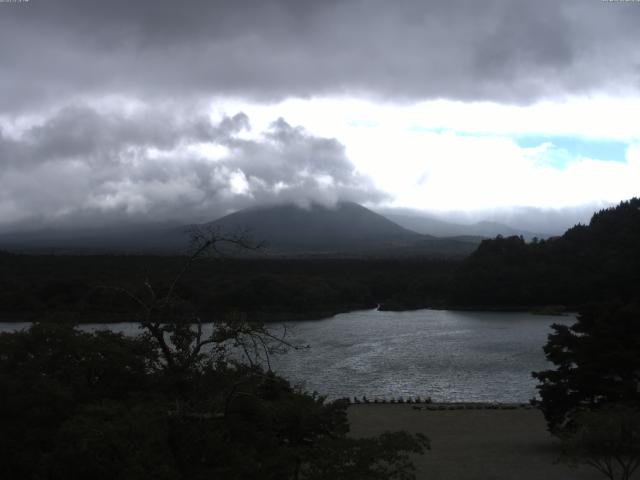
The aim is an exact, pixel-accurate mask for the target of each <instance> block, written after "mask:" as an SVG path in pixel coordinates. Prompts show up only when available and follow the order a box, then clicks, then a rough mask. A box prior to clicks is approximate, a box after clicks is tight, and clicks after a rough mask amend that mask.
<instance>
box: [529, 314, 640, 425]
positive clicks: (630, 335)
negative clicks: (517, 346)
mask: <svg viewBox="0 0 640 480" xmlns="http://www.w3.org/2000/svg"><path fill="white" fill-rule="evenodd" d="M552 328H553V330H554V332H553V333H552V334H550V335H549V340H548V342H547V344H546V346H545V347H544V351H545V354H546V356H547V359H548V360H550V361H551V362H552V363H554V364H555V366H556V368H555V369H554V370H546V371H541V372H534V373H533V376H534V377H535V378H537V379H538V380H539V381H540V384H539V385H538V387H537V388H538V390H539V392H540V397H541V400H540V401H539V402H537V403H538V404H539V406H540V408H541V409H542V411H543V413H544V415H545V417H546V420H547V423H548V426H549V429H550V430H551V431H552V432H561V431H562V430H563V429H566V428H568V427H569V428H570V427H571V425H572V423H573V420H574V418H575V416H576V415H577V414H578V413H579V412H581V411H583V410H594V409H597V408H599V407H601V406H603V405H606V404H610V403H617V404H632V405H638V404H640V306H639V305H638V304H637V303H630V304H621V303H617V304H599V305H593V306H591V307H589V308H586V309H584V310H583V311H582V312H581V313H580V315H579V316H578V321H577V322H576V323H575V324H574V325H572V326H570V327H567V326H563V325H553V326H552Z"/></svg>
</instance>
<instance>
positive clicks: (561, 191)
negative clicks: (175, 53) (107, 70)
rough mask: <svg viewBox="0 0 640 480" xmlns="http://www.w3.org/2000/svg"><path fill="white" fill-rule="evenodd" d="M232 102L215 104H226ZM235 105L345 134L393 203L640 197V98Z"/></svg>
mask: <svg viewBox="0 0 640 480" xmlns="http://www.w3.org/2000/svg"><path fill="white" fill-rule="evenodd" d="M225 104H226V102H225V101H224V100H219V101H217V102H216V106H217V108H222V109H224V105H225ZM228 105H229V106H231V108H242V109H243V111H246V112H247V113H248V114H250V115H251V117H252V119H253V120H254V123H255V124H260V123H262V124H266V123H267V122H269V121H270V119H272V118H273V116H274V115H276V112H277V114H282V115H286V117H287V118H288V119H291V120H292V121H293V122H295V123H296V124H300V125H302V126H304V127H305V128H306V129H307V130H308V131H310V132H312V133H314V134H316V135H322V136H325V137H335V138H337V139H339V140H340V142H341V143H343V144H344V145H345V148H346V154H347V157H348V158H349V159H350V160H351V161H352V162H353V163H354V165H355V166H356V167H357V169H358V171H359V172H361V173H363V174H365V175H368V176H370V177H371V178H372V179H373V181H374V183H375V184H376V186H377V187H379V188H380V189H382V190H384V191H386V192H389V193H390V194H391V197H392V198H393V201H392V202H391V204H392V205H394V206H401V207H411V208H418V209H429V210H453V209H463V210H482V209H487V208H501V207H512V206H536V207H545V208H547V207H550V208H561V207H567V206H574V205H582V204H585V203H589V204H591V203H602V202H605V203H607V202H617V201H619V200H622V199H625V198H629V197H631V196H634V195H638V194H639V193H640V187H639V186H640V171H639V169H638V165H637V164H638V162H637V161H634V158H636V157H637V153H635V152H637V147H635V145H640V131H638V129H637V128H636V127H635V123H634V121H633V119H634V118H640V99H637V98H608V97H598V98H586V97H583V98H573V99H568V100H566V101H563V102H555V103H554V102H548V101H547V102H541V103H537V104H532V105H529V106H513V105H501V104H496V103H488V102H476V103H463V102H454V101H445V100H438V101H431V102H422V103H418V104H414V105H393V104H376V103H373V102H368V101H363V100H354V99H348V98H325V99H322V98H315V99H309V100H300V99H298V100H288V101H285V102H282V103H280V104H275V105H255V104H254V105H252V104H247V103H242V102H229V103H228ZM523 135H535V136H540V137H544V136H545V135H546V136H550V137H556V136H565V137H570V138H576V139H583V140H587V141H590V140H609V141H617V142H625V143H627V144H628V145H629V149H628V154H627V161H626V162H610V161H606V160H607V159H600V158H587V157H584V156H582V155H580V154H578V153H577V152H571V151H567V150H565V149H560V148H556V147H554V145H553V144H552V143H551V142H543V143H541V144H540V145H538V146H535V147H528V148H525V147H522V146H520V145H518V143H517V142H516V141H515V140H514V138H516V137H518V136H523ZM559 167H561V168H559Z"/></svg>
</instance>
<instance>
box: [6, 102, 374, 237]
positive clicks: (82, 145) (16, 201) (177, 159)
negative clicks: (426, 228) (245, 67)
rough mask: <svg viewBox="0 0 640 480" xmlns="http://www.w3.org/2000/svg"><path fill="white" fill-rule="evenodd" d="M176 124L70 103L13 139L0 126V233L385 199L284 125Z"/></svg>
mask: <svg viewBox="0 0 640 480" xmlns="http://www.w3.org/2000/svg"><path fill="white" fill-rule="evenodd" d="M177 118H179V117H176V116H175V115H173V114H171V113H169V111H163V110H158V109H153V108H145V109H141V110H139V111H137V112H136V113H133V114H132V113H129V114H124V113H122V112H120V113H113V112H112V113H100V112H98V111H96V110H95V109H93V108H89V107H87V106H73V107H67V108H64V109H62V110H61V111H59V112H56V113H54V114H53V115H51V116H50V117H47V118H45V119H44V120H42V121H41V122H40V123H39V124H37V125H35V126H32V127H30V128H28V129H26V130H25V131H23V132H22V133H20V134H19V135H17V134H15V133H13V134H12V135H8V134H6V133H4V132H1V131H0V229H3V230H7V229H10V228H16V226H20V225H22V226H30V225H31V226H39V225H42V224H44V223H49V224H51V223H53V224H56V223H57V224H60V223H66V224H82V225H87V224H94V225H95V224H101V223H104V222H118V221H136V220H145V219H146V220H153V221H162V220H176V221H182V222H187V221H198V220H212V219H214V218H216V217H218V216H220V215H222V214H225V213H228V212H229V211H231V210H235V209H239V208H242V207H246V206H251V205H256V204H269V203H281V202H285V201H286V202H296V203H300V204H308V203H309V202H323V203H329V204H330V203H333V202H335V201H337V200H338V199H345V200H353V201H358V202H366V201H377V200H380V199H381V198H383V196H382V195H381V193H380V192H378V191H377V190H376V189H375V188H373V186H372V185H371V183H370V181H369V180H368V179H367V178H365V177H363V176H361V175H359V174H358V173H357V172H356V171H355V169H354V167H353V165H352V164H351V163H350V162H349V161H348V160H347V158H346V156H345V152H344V147H343V146H342V145H341V144H340V143H339V142H338V141H336V140H334V139H327V138H319V137H315V136H312V135H310V134H308V133H307V132H306V131H305V130H303V129H301V128H296V127H292V126H290V125H289V124H287V123H286V122H285V121H284V120H283V119H279V120H277V121H275V122H274V123H273V124H272V125H271V127H270V128H269V129H268V130H267V131H266V132H263V133H261V134H258V135H252V136H251V137H248V136H247V135H246V133H247V132H248V131H249V130H250V128H251V126H250V121H249V118H248V117H247V116H246V115H245V114H243V113H239V114H237V115H235V116H233V117H225V118H223V119H222V120H221V121H220V122H217V123H213V124H212V123H211V122H210V121H209V120H208V119H207V118H206V117H204V116H199V115H197V114H195V115H194V116H193V117H192V118H184V119H182V120H179V119H177ZM198 146H200V147H202V146H206V147H208V148H210V149H211V148H213V149H217V150H216V151H217V153H216V154H215V155H207V154H205V153H203V150H202V148H198Z"/></svg>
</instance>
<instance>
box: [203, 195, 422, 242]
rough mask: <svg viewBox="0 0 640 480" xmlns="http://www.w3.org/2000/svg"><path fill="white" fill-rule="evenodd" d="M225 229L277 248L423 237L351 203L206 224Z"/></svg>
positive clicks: (269, 210) (265, 210)
mask: <svg viewBox="0 0 640 480" xmlns="http://www.w3.org/2000/svg"><path fill="white" fill-rule="evenodd" d="M206 226H207V227H210V228H214V229H216V230H219V231H222V232H241V231H247V232H248V233H249V234H250V235H251V236H252V237H253V238H254V239H256V240H260V241H264V242H266V243H267V244H268V245H269V246H272V247H275V248H306V249H321V250H344V249H348V250H351V249H353V248H354V247H359V246H363V245H371V246H373V245H383V244H394V243H395V244H403V243H406V242H412V241H415V240H417V239H419V238H421V236H420V235H419V234H417V233H416V232H412V231H410V230H407V229H405V228H403V227H401V226H399V225H397V224H395V223H393V222H392V221H390V220H388V219H387V218H385V217H383V216H382V215H378V214H377V213H374V212H372V211H371V210H369V209H367V208H365V207H363V206H361V205H358V204H356V203H351V202H341V203H338V204H336V206H335V207H333V208H332V207H325V206H322V205H317V204H312V205H310V206H309V207H308V208H302V207H299V206H296V205H277V206H271V207H258V208H251V209H246V210H240V211H238V212H235V213H232V214H230V215H227V216H225V217H222V218H220V219H218V220H215V221H213V222H211V223H209V224H207V225H206Z"/></svg>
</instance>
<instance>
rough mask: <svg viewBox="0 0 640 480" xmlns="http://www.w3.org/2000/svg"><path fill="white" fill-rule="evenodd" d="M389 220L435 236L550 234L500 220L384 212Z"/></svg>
mask: <svg viewBox="0 0 640 480" xmlns="http://www.w3.org/2000/svg"><path fill="white" fill-rule="evenodd" d="M382 215H384V216H385V217H387V218H388V219H389V220H391V221H393V222H395V223H397V224H398V225H400V226H402V227H404V228H407V229H409V230H413V231H414V232H418V233H422V234H427V235H433V236H434V237H455V236H471V237H484V238H493V237H496V236H498V235H502V236H504V237H509V236H512V235H516V236H522V237H523V238H524V239H525V240H531V239H533V238H534V237H535V238H547V237H549V236H550V235H548V234H540V233H535V232H530V231H528V230H521V229H517V228H512V227H510V226H509V225H505V224H503V223H500V222H492V221H481V222H476V223H473V224H469V225H464V224H460V223H453V222H447V221H445V220H440V219H438V218H435V217H433V216H429V215H409V214H394V213H384V212H383V213H382Z"/></svg>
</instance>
